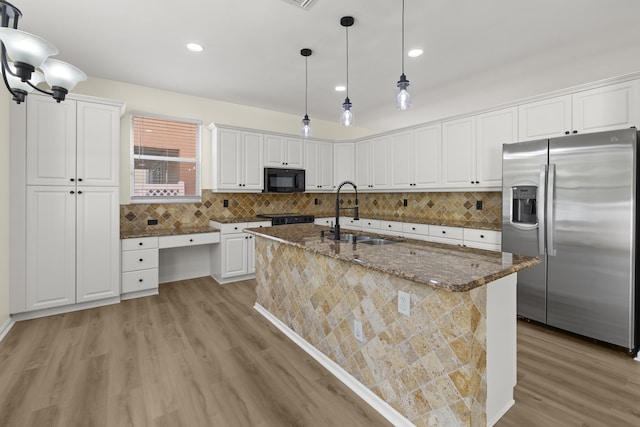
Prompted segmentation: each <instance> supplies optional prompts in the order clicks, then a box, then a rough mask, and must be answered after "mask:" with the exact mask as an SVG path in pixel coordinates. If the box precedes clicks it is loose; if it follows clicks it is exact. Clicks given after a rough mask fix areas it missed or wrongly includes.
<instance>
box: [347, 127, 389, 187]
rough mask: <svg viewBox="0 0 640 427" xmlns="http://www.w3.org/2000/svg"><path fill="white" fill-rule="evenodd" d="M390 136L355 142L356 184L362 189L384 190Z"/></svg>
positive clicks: (387, 171) (386, 177) (387, 172)
mask: <svg viewBox="0 0 640 427" xmlns="http://www.w3.org/2000/svg"><path fill="white" fill-rule="evenodd" d="M389 155H390V138H389V137H388V136H385V137H380V138H375V139H370V140H366V141H360V142H356V144H355V160H356V165H355V168H356V182H355V183H356V185H357V186H358V188H361V189H362V190H367V189H369V190H385V189H388V188H390V185H389V169H390V167H389V166H390V162H389V158H390V157H389Z"/></svg>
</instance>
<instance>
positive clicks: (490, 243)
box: [463, 228, 501, 251]
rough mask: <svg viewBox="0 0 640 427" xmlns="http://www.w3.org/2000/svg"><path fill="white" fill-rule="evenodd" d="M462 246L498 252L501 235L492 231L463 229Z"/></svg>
mask: <svg viewBox="0 0 640 427" xmlns="http://www.w3.org/2000/svg"><path fill="white" fill-rule="evenodd" d="M463 234H464V245H465V246H468V247H470V248H476V249H486V250H489V251H500V248H501V233H500V232H499V231H494V230H478V229H474V228H465V229H464V233H463Z"/></svg>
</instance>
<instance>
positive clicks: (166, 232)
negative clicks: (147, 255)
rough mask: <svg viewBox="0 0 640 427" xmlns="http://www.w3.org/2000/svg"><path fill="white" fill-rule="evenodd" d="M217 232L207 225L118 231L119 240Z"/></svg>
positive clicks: (217, 230)
mask: <svg viewBox="0 0 640 427" xmlns="http://www.w3.org/2000/svg"><path fill="white" fill-rule="evenodd" d="M219 231H220V230H219V229H217V228H215V227H211V226H209V225H207V226H204V227H181V228H148V229H145V230H128V231H120V238H121V239H135V238H139V237H156V236H158V237H159V236H178V235H181V234H196V233H215V232H219Z"/></svg>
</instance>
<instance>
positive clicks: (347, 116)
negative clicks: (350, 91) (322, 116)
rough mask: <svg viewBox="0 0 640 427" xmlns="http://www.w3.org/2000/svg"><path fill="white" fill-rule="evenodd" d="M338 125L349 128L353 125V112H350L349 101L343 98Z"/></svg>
mask: <svg viewBox="0 0 640 427" xmlns="http://www.w3.org/2000/svg"><path fill="white" fill-rule="evenodd" d="M340 123H342V124H343V125H344V126H351V125H352V124H353V111H351V101H350V100H349V98H345V100H344V103H343V104H342V114H341V115H340Z"/></svg>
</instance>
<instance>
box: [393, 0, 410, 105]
mask: <svg viewBox="0 0 640 427" xmlns="http://www.w3.org/2000/svg"><path fill="white" fill-rule="evenodd" d="M395 106H396V108H397V109H398V110H406V109H407V108H409V107H411V94H410V93H409V80H407V76H405V75H404V0H402V74H401V75H400V80H398V83H397V84H396V98H395Z"/></svg>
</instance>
